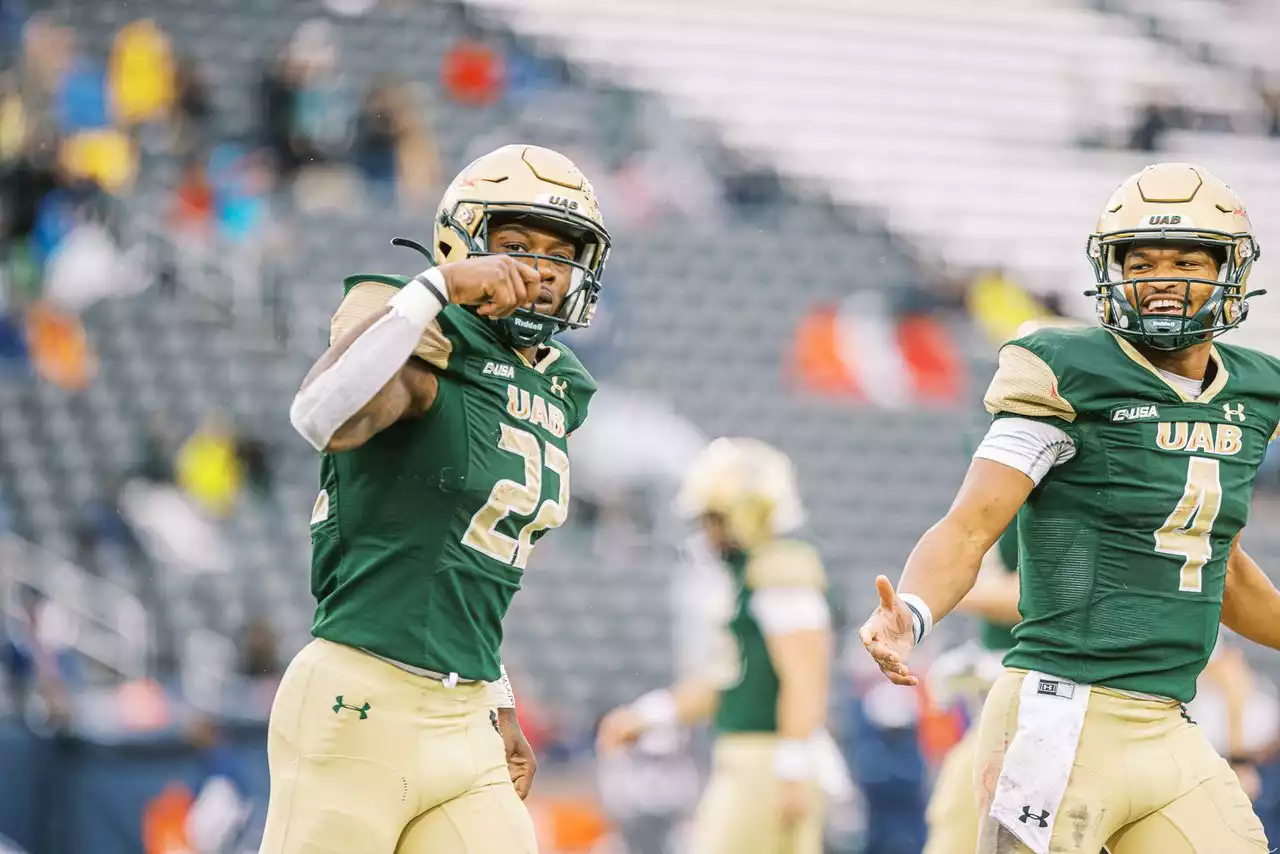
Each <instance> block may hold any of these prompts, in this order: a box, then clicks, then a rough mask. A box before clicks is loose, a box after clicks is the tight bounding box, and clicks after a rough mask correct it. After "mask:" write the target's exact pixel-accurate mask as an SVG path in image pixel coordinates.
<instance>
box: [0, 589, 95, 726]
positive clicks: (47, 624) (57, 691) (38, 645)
mask: <svg viewBox="0 0 1280 854" xmlns="http://www.w3.org/2000/svg"><path fill="white" fill-rule="evenodd" d="M18 610H19V616H18V617H17V618H16V619H10V620H9V621H8V625H7V626H6V631H5V635H6V641H5V644H4V648H3V652H4V659H5V660H4V663H5V668H6V670H8V673H9V679H10V684H11V685H12V686H14V688H15V689H16V690H17V692H18V695H19V702H20V704H21V705H22V707H23V708H24V709H25V717H26V719H27V721H28V722H29V723H31V724H32V725H33V726H34V727H36V728H37V729H43V728H44V727H46V726H52V727H54V728H55V729H62V728H64V727H66V726H67V724H68V723H69V722H70V720H71V700H72V692H73V691H74V690H75V689H77V688H78V687H79V686H80V683H81V673H80V666H79V662H78V660H77V659H76V656H75V651H74V649H73V644H74V643H75V640H76V637H77V635H78V633H79V630H78V627H77V626H76V623H75V621H74V619H73V618H72V616H71V615H70V614H69V613H67V611H66V610H65V609H63V608H60V607H58V606H57V605H56V604H55V603H53V602H51V601H50V600H49V599H47V598H46V597H45V596H44V595H43V594H42V593H40V592H39V591H37V590H35V589H33V588H31V587H27V586H25V585H20V586H19V587H18Z"/></svg>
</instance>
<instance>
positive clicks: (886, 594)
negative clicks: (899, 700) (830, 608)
mask: <svg viewBox="0 0 1280 854" xmlns="http://www.w3.org/2000/svg"><path fill="white" fill-rule="evenodd" d="M876 592H877V593H879V594H880V604H879V605H878V606H877V607H876V609H875V611H873V612H872V614H871V616H870V617H869V618H868V619H867V621H866V622H865V623H863V624H862V628H861V629H859V630H858V637H859V638H861V639H862V645H863V646H865V647H866V648H867V652H869V653H871V657H872V658H874V659H875V661H876V664H878V665H880V670H881V672H883V673H884V675H885V676H887V677H889V681H890V682H892V683H893V684H895V685H918V684H919V683H920V680H919V679H918V678H917V677H915V676H913V675H912V674H911V671H910V670H908V669H907V656H908V655H910V654H911V650H912V648H913V647H914V646H915V645H916V644H915V633H914V631H913V630H912V626H911V611H910V609H908V608H907V606H906V604H905V603H904V602H903V601H902V600H901V599H899V598H898V594H897V592H896V591H894V589H893V584H892V583H891V582H890V581H889V579H888V578H886V577H884V576H883V575H881V576H878V577H877V578H876Z"/></svg>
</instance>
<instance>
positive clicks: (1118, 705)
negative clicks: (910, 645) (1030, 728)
mask: <svg viewBox="0 0 1280 854" xmlns="http://www.w3.org/2000/svg"><path fill="white" fill-rule="evenodd" d="M1024 675H1025V673H1024V672H1023V671H1015V670H1007V671H1005V673H1004V675H1002V676H1001V677H1000V678H999V679H998V680H996V684H995V686H994V687H993V688H992V689H991V693H990V694H989V695H988V696H987V702H986V705H985V707H984V708H983V710H982V720H981V723H980V724H979V727H978V739H977V748H976V753H975V766H976V773H975V775H974V783H975V786H976V787H977V802H978V805H979V812H978V815H979V836H978V848H977V852H978V854H1025V852H1029V851H1030V849H1028V848H1027V847H1026V846H1025V845H1023V844H1022V843H1021V842H1019V841H1018V840H1017V839H1016V838H1015V837H1014V836H1013V835H1012V834H1011V833H1009V832H1008V831H1007V830H1005V829H1004V828H1002V827H1001V826H1000V824H999V823H998V822H996V821H995V820H993V819H991V818H990V817H988V815H987V813H988V811H989V809H990V806H991V800H992V797H993V794H994V792H995V787H996V781H997V780H998V779H999V777H1000V767H1001V763H1002V762H1003V760H1004V753H1005V750H1006V749H1007V748H1008V746H1009V742H1010V741H1012V739H1013V735H1014V733H1015V732H1016V731H1017V728H1018V696H1019V690H1020V688H1021V686H1022V678H1023V676H1024ZM1104 844H1105V845H1106V846H1107V847H1108V848H1109V849H1110V850H1111V852H1112V854H1265V852H1266V851H1267V840H1266V836H1265V834H1264V833H1263V831H1262V823H1261V822H1260V821H1258V817H1257V816H1256V815H1254V813H1253V806H1252V804H1250V803H1249V798H1248V796H1246V795H1245V793H1244V790H1243V789H1241V788H1240V782H1239V780H1237V779H1236V775H1235V772H1234V771H1232V770H1231V766H1230V765H1228V764H1227V762H1226V760H1224V759H1223V758H1222V757H1221V756H1219V755H1218V754H1217V753H1215V752H1214V750H1213V748H1212V747H1211V746H1210V745H1209V742H1208V741H1207V740H1206V739H1205V737H1204V735H1203V733H1201V732H1200V730H1199V728H1198V727H1196V726H1194V725H1192V724H1191V723H1190V722H1189V721H1188V720H1187V719H1186V718H1184V717H1183V716H1182V713H1181V709H1180V708H1179V706H1178V704H1177V703H1175V702H1174V701H1172V700H1154V699H1138V698H1134V697H1130V696H1126V695H1124V694H1120V693H1118V692H1116V691H1110V690H1108V689H1106V688H1093V689H1091V693H1090V696H1089V706H1088V710H1087V711H1086V712H1085V717H1084V728H1083V730H1082V732H1081V734H1080V743H1079V746H1078V748H1077V749H1076V757H1075V763H1074V764H1073V765H1072V768H1071V777H1070V779H1069V780H1068V782H1067V790H1066V795H1065V796H1064V797H1063V800H1062V803H1061V805H1060V806H1059V807H1058V819H1057V821H1056V822H1055V823H1054V828H1053V839H1052V840H1051V842H1050V844H1049V850H1050V852H1051V854H1098V851H1099V849H1101V848H1102V846H1103V845H1104Z"/></svg>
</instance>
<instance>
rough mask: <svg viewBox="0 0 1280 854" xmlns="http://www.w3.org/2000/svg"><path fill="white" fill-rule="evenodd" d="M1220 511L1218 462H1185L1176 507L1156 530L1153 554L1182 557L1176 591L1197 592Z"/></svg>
mask: <svg viewBox="0 0 1280 854" xmlns="http://www.w3.org/2000/svg"><path fill="white" fill-rule="evenodd" d="M1221 509H1222V481H1221V480H1220V479H1219V477H1218V461H1217V460H1213V459H1209V458H1208V457H1191V458H1190V459H1188V460H1187V484H1186V486H1185V487H1184V488H1183V491H1182V498H1181V499H1180V500H1179V501H1178V506H1177V507H1175V508H1173V512H1172V513H1170V514H1169V518H1168V519H1166V520H1165V522H1164V525H1163V526H1161V528H1160V530H1158V531H1156V551H1157V552H1159V553H1160V554H1163V555H1173V556H1174V557H1180V558H1182V570H1181V573H1180V574H1179V576H1178V589H1179V590H1182V591H1186V592H1188V593H1199V592H1200V573H1201V571H1202V570H1203V569H1204V565H1205V564H1206V563H1208V562H1209V558H1210V556H1211V555H1212V554H1213V544H1212V543H1211V542H1210V539H1209V537H1210V535H1211V534H1212V533H1213V523H1214V520H1215V519H1217V518H1218V511H1219V510H1221Z"/></svg>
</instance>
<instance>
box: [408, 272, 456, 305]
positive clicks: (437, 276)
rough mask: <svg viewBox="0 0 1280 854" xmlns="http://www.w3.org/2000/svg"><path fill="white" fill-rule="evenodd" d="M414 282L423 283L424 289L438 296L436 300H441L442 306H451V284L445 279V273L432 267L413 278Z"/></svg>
mask: <svg viewBox="0 0 1280 854" xmlns="http://www.w3.org/2000/svg"><path fill="white" fill-rule="evenodd" d="M413 281H415V282H421V283H422V286H423V287H425V288H426V289H427V290H429V291H431V293H433V294H435V295H436V299H438V300H440V304H441V305H448V304H449V283H448V281H447V280H446V279H445V277H444V273H441V272H440V270H439V269H438V268H436V267H432V268H431V269H429V270H423V271H422V272H421V273H419V274H418V275H416V276H414V277H413Z"/></svg>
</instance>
